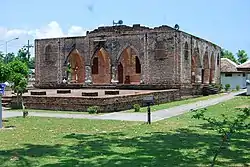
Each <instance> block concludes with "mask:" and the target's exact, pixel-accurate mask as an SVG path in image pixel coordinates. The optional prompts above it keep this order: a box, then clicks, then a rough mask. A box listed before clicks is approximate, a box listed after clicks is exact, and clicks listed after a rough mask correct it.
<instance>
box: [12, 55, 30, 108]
mask: <svg viewBox="0 0 250 167" xmlns="http://www.w3.org/2000/svg"><path fill="white" fill-rule="evenodd" d="M8 66H9V68H10V69H11V75H10V78H9V80H10V82H11V83H12V90H13V91H14V93H16V95H17V107H19V106H20V105H21V107H22V108H23V109H24V105H23V97H22V95H23V93H24V92H25V91H26V87H27V85H28V80H27V78H28V74H29V69H28V66H27V64H26V63H25V62H22V61H20V60H17V59H16V60H14V61H12V62H10V63H9V64H8Z"/></svg>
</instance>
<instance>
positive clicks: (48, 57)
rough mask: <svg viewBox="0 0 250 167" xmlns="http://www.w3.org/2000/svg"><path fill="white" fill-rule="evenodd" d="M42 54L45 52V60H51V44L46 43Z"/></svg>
mask: <svg viewBox="0 0 250 167" xmlns="http://www.w3.org/2000/svg"><path fill="white" fill-rule="evenodd" d="M44 54H45V61H50V60H51V54H52V46H51V44H47V45H46V46H45V49H44Z"/></svg>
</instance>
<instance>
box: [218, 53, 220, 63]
mask: <svg viewBox="0 0 250 167" xmlns="http://www.w3.org/2000/svg"><path fill="white" fill-rule="evenodd" d="M218 65H220V54H219V53H218V56H217V66H218Z"/></svg>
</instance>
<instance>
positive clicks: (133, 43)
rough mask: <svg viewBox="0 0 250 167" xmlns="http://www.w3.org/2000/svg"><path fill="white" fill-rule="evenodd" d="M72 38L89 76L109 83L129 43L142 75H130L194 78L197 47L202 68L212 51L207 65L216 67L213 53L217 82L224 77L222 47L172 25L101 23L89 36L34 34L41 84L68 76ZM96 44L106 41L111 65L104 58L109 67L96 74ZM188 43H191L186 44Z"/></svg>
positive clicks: (161, 80) (170, 80) (171, 80)
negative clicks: (37, 36) (47, 51)
mask: <svg viewBox="0 0 250 167" xmlns="http://www.w3.org/2000/svg"><path fill="white" fill-rule="evenodd" d="M74 43H75V44H76V49H77V50H78V51H79V53H80V56H82V57H83V60H84V65H85V74H84V76H85V81H93V83H95V82H97V83H101V82H104V83H105V84H109V83H110V84H111V81H115V80H118V64H119V62H120V61H121V60H122V59H121V56H122V53H123V51H124V50H125V49H126V48H128V47H131V48H132V49H133V50H134V52H135V55H136V56H138V58H139V59H140V63H141V74H140V75H138V74H135V75H134V74H131V73H130V74H129V75H131V78H132V80H135V81H138V80H140V81H142V82H143V83H144V84H168V85H176V84H180V85H183V84H184V85H185V84H191V67H192V63H191V62H192V61H191V60H192V55H193V54H194V50H195V49H198V50H199V61H200V64H201V67H200V68H201V69H202V68H204V63H203V57H204V55H205V53H207V54H208V60H209V61H208V62H207V64H208V66H209V68H210V67H212V65H211V56H212V55H213V56H214V60H215V62H214V63H216V65H215V69H214V76H215V77H214V78H215V79H214V81H213V82H216V83H219V82H220V68H219V66H220V61H219V63H218V64H217V57H218V56H220V50H221V48H219V47H218V46H216V45H214V44H212V43H210V42H208V41H205V40H202V39H200V38H197V37H194V36H192V35H190V34H187V33H184V32H181V31H176V30H174V29H172V28H170V27H168V26H162V27H156V28H153V29H150V28H147V27H142V26H139V25H135V26H133V27H129V26H117V27H100V28H98V29H96V30H94V31H92V32H90V33H88V34H87V35H86V36H85V37H68V38H52V39H41V40H35V56H36V82H37V86H38V87H39V86H40V87H44V86H46V85H47V86H53V85H54V86H55V87H57V86H58V85H60V84H61V83H62V80H63V78H64V77H65V76H66V67H65V66H64V64H65V61H66V59H67V56H68V54H69V48H70V47H71V46H72V45H73V44H74ZM47 45H51V48H52V49H51V50H52V52H51V53H50V54H49V56H50V60H51V61H46V60H45V57H46V54H45V49H46V46H47ZM98 45H100V46H101V47H104V49H105V50H106V52H107V55H108V57H109V60H110V61H109V63H108V66H106V65H107V64H105V66H104V65H103V66H102V67H100V69H99V70H100V71H105V73H107V75H105V77H103V76H93V75H92V73H91V66H92V63H93V62H92V58H93V55H94V53H95V51H96V49H98ZM186 46H187V49H185V47H186ZM65 48H66V49H65ZM185 55H186V56H185ZM201 69H200V70H201ZM131 70H134V69H131ZM108 71H109V72H108ZM126 74H128V73H125V75H126ZM125 75H124V77H125ZM196 75H197V76H195V77H196V78H201V76H200V75H201V71H200V72H197V74H196ZM83 84H84V83H83Z"/></svg>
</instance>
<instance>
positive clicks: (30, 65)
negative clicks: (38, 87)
mask: <svg viewBox="0 0 250 167" xmlns="http://www.w3.org/2000/svg"><path fill="white" fill-rule="evenodd" d="M28 67H29V69H35V57H31V58H30V60H29V64H28Z"/></svg>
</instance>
